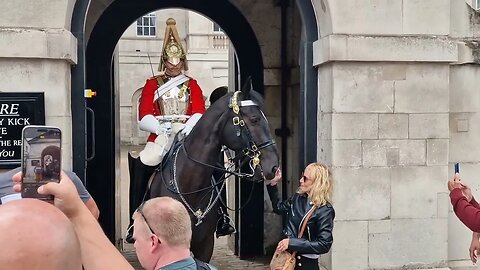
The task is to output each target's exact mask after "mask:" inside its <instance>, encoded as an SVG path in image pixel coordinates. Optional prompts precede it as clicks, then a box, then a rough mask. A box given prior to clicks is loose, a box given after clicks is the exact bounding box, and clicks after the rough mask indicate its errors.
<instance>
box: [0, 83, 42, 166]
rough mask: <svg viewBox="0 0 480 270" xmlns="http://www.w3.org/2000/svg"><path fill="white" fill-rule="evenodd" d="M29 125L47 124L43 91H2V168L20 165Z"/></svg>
mask: <svg viewBox="0 0 480 270" xmlns="http://www.w3.org/2000/svg"><path fill="white" fill-rule="evenodd" d="M27 125H45V100H44V95H43V93H5V92H0V169H8V168H15V167H19V166H20V159H21V157H22V153H21V150H22V129H23V127H24V126H27Z"/></svg>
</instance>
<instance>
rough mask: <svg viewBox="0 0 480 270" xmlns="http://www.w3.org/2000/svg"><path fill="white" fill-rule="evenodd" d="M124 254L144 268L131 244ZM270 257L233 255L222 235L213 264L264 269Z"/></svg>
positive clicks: (126, 247) (132, 262) (234, 267)
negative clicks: (240, 257) (248, 258)
mask: <svg viewBox="0 0 480 270" xmlns="http://www.w3.org/2000/svg"><path fill="white" fill-rule="evenodd" d="M125 250H126V251H124V252H123V255H124V256H125V258H126V259H127V260H128V261H129V262H130V264H131V265H132V266H133V267H134V268H135V269H136V270H140V269H143V268H142V267H141V266H140V263H139V262H138V260H137V256H136V255H135V251H134V250H133V247H132V246H131V245H126V246H125ZM268 262H269V258H266V257H261V258H254V259H253V260H248V261H247V260H240V259H239V258H238V257H237V256H235V255H233V252H232V251H231V250H230V249H229V248H228V246H227V238H226V237H220V238H219V239H217V240H216V242H215V249H214V250H213V257H212V261H211V262H210V263H211V264H212V265H214V266H215V267H217V268H218V269H220V270H224V269H226V270H230V269H231V270H240V269H253V270H264V269H268Z"/></svg>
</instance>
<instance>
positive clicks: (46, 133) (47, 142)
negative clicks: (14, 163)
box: [22, 126, 62, 201]
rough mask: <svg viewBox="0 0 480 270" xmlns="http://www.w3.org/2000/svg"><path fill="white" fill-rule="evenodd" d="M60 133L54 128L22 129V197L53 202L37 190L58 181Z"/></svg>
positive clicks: (60, 162) (29, 127)
mask: <svg viewBox="0 0 480 270" xmlns="http://www.w3.org/2000/svg"><path fill="white" fill-rule="evenodd" d="M61 139H62V132H61V130H60V129H59V128H57V127H48V126H26V127H24V128H23V130H22V198H36V199H40V200H45V201H53V196H51V195H41V194H38V192H37V189H38V188H39V187H40V186H42V185H44V184H46V183H49V182H57V183H58V182H59V181H60V171H61V164H62V160H61V153H62V150H61V145H62V140H61Z"/></svg>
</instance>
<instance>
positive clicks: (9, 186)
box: [0, 168, 91, 204]
mask: <svg viewBox="0 0 480 270" xmlns="http://www.w3.org/2000/svg"><path fill="white" fill-rule="evenodd" d="M21 170H22V168H16V169H13V170H10V171H8V172H5V173H3V174H0V204H2V199H4V200H5V199H6V198H9V200H12V199H20V198H21V195H20V193H16V192H14V191H13V184H14V183H13V180H12V177H13V175H15V174H16V173H18V172H20V171H21ZM64 172H65V173H66V174H67V175H68V177H70V179H72V182H73V183H74V184H75V187H76V188H77V192H78V195H79V196H80V199H82V201H83V202H86V201H88V200H89V199H90V198H91V196H90V193H88V191H87V189H86V188H85V186H84V185H83V183H82V181H81V180H80V178H78V176H77V175H76V174H75V173H74V172H70V171H64Z"/></svg>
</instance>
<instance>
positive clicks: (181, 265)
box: [158, 257, 217, 270]
mask: <svg viewBox="0 0 480 270" xmlns="http://www.w3.org/2000/svg"><path fill="white" fill-rule="evenodd" d="M208 267H210V269H211V270H217V268H216V267H215V266H213V265H211V264H208ZM158 270H197V264H196V263H195V260H194V259H193V258H192V257H189V258H187V259H183V260H181V261H178V262H174V263H171V264H168V265H165V266H164V267H161V268H159V269H158Z"/></svg>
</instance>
